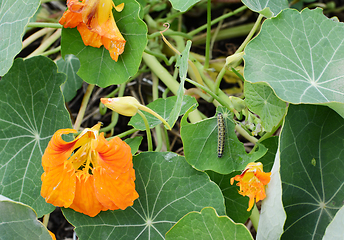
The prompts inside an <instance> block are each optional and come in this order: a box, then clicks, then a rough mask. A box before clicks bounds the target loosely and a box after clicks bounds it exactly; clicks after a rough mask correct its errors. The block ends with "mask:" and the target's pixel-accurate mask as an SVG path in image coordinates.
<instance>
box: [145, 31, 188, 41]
mask: <svg viewBox="0 0 344 240" xmlns="http://www.w3.org/2000/svg"><path fill="white" fill-rule="evenodd" d="M159 35H160V32H155V33H152V34H150V35H148V36H147V38H148V39H152V38H156V37H158V36H159ZM164 35H165V36H180V37H183V38H186V39H187V40H191V39H192V37H191V36H190V35H188V34H186V33H183V32H175V31H173V30H167V31H166V32H164Z"/></svg>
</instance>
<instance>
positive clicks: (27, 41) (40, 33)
mask: <svg viewBox="0 0 344 240" xmlns="http://www.w3.org/2000/svg"><path fill="white" fill-rule="evenodd" d="M54 30H55V29H54V28H42V29H41V30H39V31H37V32H35V33H34V34H32V35H30V37H28V38H26V39H25V40H24V41H23V48H22V49H24V48H26V47H27V46H29V45H30V44H31V43H32V42H34V41H35V40H37V39H38V38H40V37H42V36H44V35H46V34H47V33H50V32H52V31H54Z"/></svg>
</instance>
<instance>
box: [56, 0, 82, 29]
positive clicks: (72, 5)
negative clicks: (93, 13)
mask: <svg viewBox="0 0 344 240" xmlns="http://www.w3.org/2000/svg"><path fill="white" fill-rule="evenodd" d="M67 6H68V10H67V11H66V12H64V13H63V15H62V17H61V19H60V21H59V23H60V24H61V25H63V26H64V27H65V28H68V27H70V28H74V27H76V26H78V25H79V24H80V23H82V14H81V10H82V8H83V6H84V5H83V3H81V2H79V1H78V0H69V1H68V3H67Z"/></svg>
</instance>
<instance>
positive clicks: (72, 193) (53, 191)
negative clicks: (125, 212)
mask: <svg viewBox="0 0 344 240" xmlns="http://www.w3.org/2000/svg"><path fill="white" fill-rule="evenodd" d="M100 125H101V123H98V124H97V125H95V126H94V127H92V128H86V129H85V130H84V131H82V132H81V134H80V135H79V136H78V137H77V138H75V139H74V140H73V141H71V142H65V141H64V140H63V139H62V135H63V134H69V133H76V132H77V131H76V130H74V129H61V130H58V131H57V132H56V133H55V134H54V135H53V137H52V138H51V140H50V142H49V144H48V147H47V148H46V150H45V152H44V155H43V157H42V165H43V169H44V173H43V174H42V177H41V179H42V182H43V183H42V188H41V195H42V197H44V198H45V200H46V202H48V203H51V204H53V205H55V206H58V207H66V208H68V207H69V208H72V209H74V210H75V211H77V212H81V213H84V214H86V215H89V216H91V217H94V216H95V215H97V214H98V213H99V212H100V211H106V210H115V209H125V208H126V207H128V206H132V205H133V201H134V200H135V199H137V198H138V194H137V192H136V191H135V183H134V181H135V171H134V169H133V162H132V155H131V150H130V147H129V145H127V144H126V143H125V142H123V141H122V140H121V139H120V138H118V137H114V138H113V139H111V140H110V141H107V140H106V139H105V138H104V134H103V133H101V134H100V135H99V128H100Z"/></svg>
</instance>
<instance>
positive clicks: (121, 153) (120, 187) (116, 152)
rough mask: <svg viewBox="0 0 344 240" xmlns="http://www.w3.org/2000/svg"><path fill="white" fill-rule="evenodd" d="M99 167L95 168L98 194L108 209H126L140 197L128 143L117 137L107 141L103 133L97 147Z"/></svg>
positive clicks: (100, 200)
mask: <svg viewBox="0 0 344 240" xmlns="http://www.w3.org/2000/svg"><path fill="white" fill-rule="evenodd" d="M96 150H97V151H98V155H99V157H98V159H99V161H98V164H99V165H98V167H97V168H96V169H95V170H94V172H93V174H94V179H95V181H94V183H95V188H96V196H97V199H98V200H99V202H100V203H101V204H102V205H103V206H105V207H106V208H108V209H111V210H115V209H118V208H120V209H125V208H126V207H128V206H132V205H133V201H134V200H135V199H137V198H138V196H139V195H138V194H137V192H136V190H135V182H134V181H135V170H134V169H133V163H132V155H131V150H130V147H129V145H128V144H126V143H125V142H123V141H122V140H121V139H120V138H118V137H115V138H113V139H111V140H110V141H109V142H107V141H106V140H105V138H104V136H103V134H101V135H100V136H99V143H98V147H97V149H96Z"/></svg>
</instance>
